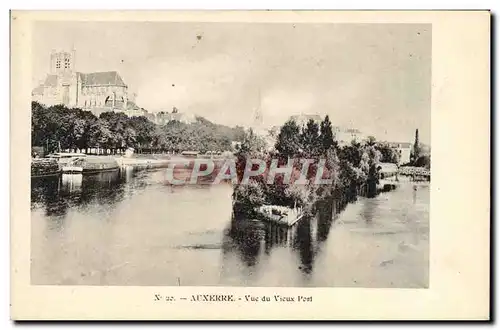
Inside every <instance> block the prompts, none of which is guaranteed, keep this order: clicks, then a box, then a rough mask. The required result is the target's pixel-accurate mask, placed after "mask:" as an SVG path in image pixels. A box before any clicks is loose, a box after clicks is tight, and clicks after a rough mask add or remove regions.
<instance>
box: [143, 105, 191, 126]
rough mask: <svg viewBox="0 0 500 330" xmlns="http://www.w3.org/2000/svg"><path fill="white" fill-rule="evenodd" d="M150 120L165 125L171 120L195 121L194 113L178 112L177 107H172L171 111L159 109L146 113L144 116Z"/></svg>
mask: <svg viewBox="0 0 500 330" xmlns="http://www.w3.org/2000/svg"><path fill="white" fill-rule="evenodd" d="M146 117H147V118H148V119H149V120H151V121H152V122H154V123H156V124H158V125H166V124H168V123H169V122H171V121H174V120H176V121H178V122H181V123H184V124H191V123H194V122H195V121H196V115H194V114H192V113H186V112H179V110H178V109H177V108H175V107H174V108H173V110H172V112H167V111H160V112H156V113H154V112H152V113H148V115H147V116H146Z"/></svg>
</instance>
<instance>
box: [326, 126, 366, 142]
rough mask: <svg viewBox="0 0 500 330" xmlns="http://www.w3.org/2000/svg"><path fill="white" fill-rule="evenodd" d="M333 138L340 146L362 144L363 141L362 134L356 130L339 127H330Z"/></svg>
mask: <svg viewBox="0 0 500 330" xmlns="http://www.w3.org/2000/svg"><path fill="white" fill-rule="evenodd" d="M332 131H333V136H334V138H335V140H336V141H337V142H338V144H339V145H340V146H344V145H348V144H351V143H352V142H353V141H354V142H358V143H360V142H362V141H363V140H364V139H365V136H364V134H363V133H361V131H360V130H358V129H356V128H344V127H339V126H333V127H332Z"/></svg>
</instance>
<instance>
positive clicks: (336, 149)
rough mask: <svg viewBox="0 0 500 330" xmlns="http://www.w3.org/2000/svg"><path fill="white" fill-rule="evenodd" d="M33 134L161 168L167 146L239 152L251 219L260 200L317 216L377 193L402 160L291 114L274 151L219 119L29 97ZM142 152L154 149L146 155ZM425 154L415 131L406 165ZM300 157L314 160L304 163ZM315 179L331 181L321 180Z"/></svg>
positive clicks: (240, 199)
mask: <svg viewBox="0 0 500 330" xmlns="http://www.w3.org/2000/svg"><path fill="white" fill-rule="evenodd" d="M31 133H32V136H31V139H32V146H38V148H39V149H40V148H42V149H43V152H44V154H47V153H50V152H54V151H57V150H61V149H62V150H72V151H75V152H76V151H80V152H84V153H89V152H91V151H92V150H101V151H102V153H103V154H106V155H110V154H111V155H123V154H124V152H125V150H126V149H128V148H134V150H136V151H137V152H138V154H139V155H136V157H137V158H132V159H129V160H127V161H123V162H120V161H118V163H119V164H120V165H133V166H136V165H137V166H141V165H144V166H145V167H161V166H163V165H168V164H169V163H171V162H175V160H173V159H171V157H170V156H167V157H166V158H165V157H162V156H155V155H154V154H162V153H165V152H166V153H169V154H172V158H175V157H176V155H178V154H179V153H181V152H182V151H185V150H196V151H199V152H201V153H213V152H216V153H219V154H220V153H223V152H228V151H232V152H234V150H236V151H235V152H234V154H231V157H235V159H236V163H235V164H236V169H235V170H236V175H237V182H238V183H241V182H242V180H243V179H245V178H244V175H245V171H247V172H248V171H249V170H250V171H253V172H254V173H258V175H253V176H250V177H249V178H248V177H247V178H246V180H247V181H246V183H247V184H233V196H232V197H233V213H234V215H235V216H237V217H239V216H245V217H246V218H248V217H254V218H256V217H258V214H256V211H255V210H256V209H258V208H259V207H261V206H263V205H276V206H279V207H286V208H290V209H296V208H299V209H301V210H302V212H303V213H304V214H313V213H315V211H316V209H317V207H318V205H321V204H322V203H324V201H330V202H329V204H338V201H339V200H340V201H342V203H341V204H344V202H350V201H354V200H356V199H357V197H358V196H365V197H368V198H370V197H375V196H376V195H377V194H378V193H379V191H380V189H378V184H379V179H380V170H381V167H380V163H393V164H395V165H396V166H398V167H399V162H400V159H399V157H400V155H399V153H398V152H397V150H396V149H394V148H392V147H391V146H390V145H389V144H387V143H385V142H379V141H376V139H375V138H374V137H369V138H368V139H367V140H366V141H363V142H355V141H352V143H350V144H347V145H342V146H340V145H339V144H338V143H337V141H336V140H335V137H334V134H333V130H332V123H331V122H330V119H329V117H328V116H326V117H325V118H324V119H323V120H322V122H321V123H320V124H317V123H316V122H314V121H313V120H310V121H309V122H307V124H306V125H304V126H303V127H300V126H299V125H298V124H297V123H296V122H295V121H293V120H289V121H287V122H285V123H284V124H283V126H281V128H280V131H279V133H278V135H277V138H276V143H275V145H274V148H272V149H271V151H270V149H269V148H266V142H265V140H264V139H263V137H261V136H259V135H257V134H255V133H254V132H253V131H252V129H248V130H245V129H243V128H242V127H234V128H231V127H227V126H224V125H218V124H214V123H211V122H209V121H208V120H206V119H204V118H202V117H197V119H196V121H195V122H194V123H191V124H186V123H181V122H178V121H171V122H169V123H167V124H166V125H157V124H155V123H153V122H151V121H149V120H148V119H147V118H146V117H131V118H129V117H127V116H126V115H124V114H121V113H114V112H106V113H102V114H101V115H100V116H99V117H96V116H94V115H93V114H92V113H91V112H89V111H83V110H81V109H69V108H66V107H65V106H63V105H56V106H51V107H45V106H43V105H41V104H39V103H37V102H32V132H31ZM234 145H236V148H233V146H234ZM141 153H148V154H151V155H149V156H147V155H144V156H145V158H143V157H141V156H142V155H140V154H141ZM420 153H421V148H420V145H419V142H418V130H417V131H416V136H415V144H414V147H413V154H412V157H411V162H410V164H404V165H411V166H413V167H415V168H417V169H418V168H422V169H423V168H426V169H429V167H430V156H429V155H424V154H420ZM98 154H100V152H98ZM217 158H218V157H217ZM122 159H125V158H122ZM252 159H259V160H262V161H263V162H265V164H266V166H265V168H264V169H260V170H259V167H260V166H259V164H254V163H252V162H249V160H252ZM300 159H302V160H304V159H306V160H309V161H310V163H308V164H304V162H302V161H300ZM216 163H217V164H218V165H217V166H216V170H215V171H214V172H213V173H211V174H210V175H209V177H208V178H204V181H207V179H208V181H210V179H213V178H215V175H217V174H218V172H219V171H220V170H221V166H220V164H221V163H222V162H220V161H219V162H216ZM33 164H35V165H33ZM33 166H34V167H35V169H33ZM44 168H45V170H44ZM191 168H192V167H191V166H188V169H191ZM284 168H288V169H289V170H285V169H284ZM407 168H410V167H408V166H407ZM200 170H203V169H202V168H200ZM222 170H225V169H224V167H223V169H222ZM44 171H47V172H54V164H53V163H51V162H48V161H45V160H36V159H35V161H34V162H32V175H33V173H35V174H36V175H42V174H43V172H44ZM318 172H319V173H318ZM410 172H412V171H410ZM413 172H414V171H413ZM270 175H271V177H270V179H269V176H270ZM287 176H288V177H287ZM290 177H292V181H296V180H297V179H298V178H300V177H305V178H306V179H307V180H306V181H305V182H304V184H297V183H295V184H289V182H290ZM316 177H321V178H323V179H324V180H330V181H329V183H328V184H318V183H317V180H315V178H316ZM272 178H274V180H273V179H272Z"/></svg>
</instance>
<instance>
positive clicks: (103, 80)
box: [32, 71, 127, 95]
mask: <svg viewBox="0 0 500 330" xmlns="http://www.w3.org/2000/svg"><path fill="white" fill-rule="evenodd" d="M77 74H78V75H79V77H80V79H81V81H82V84H83V85H84V86H102V85H111V86H124V87H127V85H126V84H125V82H124V81H123V79H122V77H120V74H119V73H118V72H116V71H107V72H92V73H82V72H78V73H77ZM58 79H59V78H58V76H57V75H56V74H48V75H47V77H46V78H45V81H44V82H43V84H40V85H39V86H38V87H36V88H35V89H33V91H32V94H33V95H43V88H44V87H57V84H58Z"/></svg>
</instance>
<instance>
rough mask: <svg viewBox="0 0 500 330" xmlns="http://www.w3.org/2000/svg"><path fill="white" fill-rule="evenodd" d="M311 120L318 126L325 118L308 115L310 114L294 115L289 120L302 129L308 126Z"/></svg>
mask: <svg viewBox="0 0 500 330" xmlns="http://www.w3.org/2000/svg"><path fill="white" fill-rule="evenodd" d="M311 119H312V120H313V121H314V122H315V123H316V124H318V125H319V124H320V123H321V122H322V121H323V118H321V116H320V115H308V114H300V115H294V116H291V117H290V119H289V120H293V121H295V122H296V123H297V125H299V126H300V127H302V126H305V125H307V122H309V120H311Z"/></svg>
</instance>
